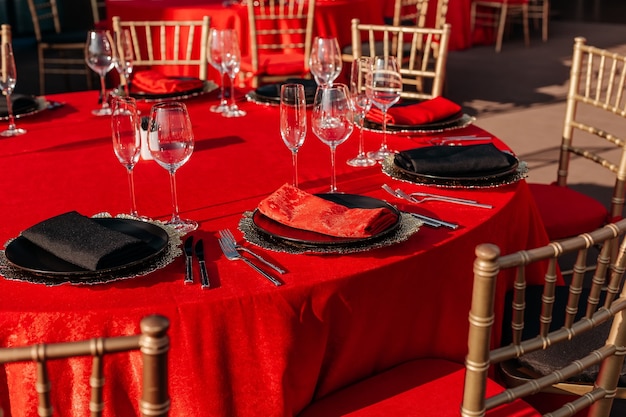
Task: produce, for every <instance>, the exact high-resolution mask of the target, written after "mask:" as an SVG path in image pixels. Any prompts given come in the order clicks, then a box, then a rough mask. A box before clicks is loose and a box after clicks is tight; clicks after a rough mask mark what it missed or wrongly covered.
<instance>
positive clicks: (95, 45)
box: [85, 30, 115, 116]
mask: <svg viewBox="0 0 626 417" xmlns="http://www.w3.org/2000/svg"><path fill="white" fill-rule="evenodd" d="M85 60H86V61H87V65H88V66H89V68H91V69H92V70H93V71H95V72H96V73H97V74H98V75H99V76H100V99H101V102H102V106H101V107H100V108H99V109H95V110H93V111H92V112H91V113H92V114H94V115H96V116H107V115H110V114H111V108H110V107H109V103H108V101H107V99H106V83H105V78H104V77H105V76H106V75H107V73H108V72H109V71H111V69H113V66H114V65H115V62H114V58H113V40H112V39H111V35H110V34H109V31H107V30H90V31H89V32H88V33H87V44H86V45H85Z"/></svg>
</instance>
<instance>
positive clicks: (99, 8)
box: [90, 0, 106, 24]
mask: <svg viewBox="0 0 626 417" xmlns="http://www.w3.org/2000/svg"><path fill="white" fill-rule="evenodd" d="M90 1H91V14H92V16H93V23H94V24H98V23H100V22H101V21H104V20H106V1H104V0H90Z"/></svg>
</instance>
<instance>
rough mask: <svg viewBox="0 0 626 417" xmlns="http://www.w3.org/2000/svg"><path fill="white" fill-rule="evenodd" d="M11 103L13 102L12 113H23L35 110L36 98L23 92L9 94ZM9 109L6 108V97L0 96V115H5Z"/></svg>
mask: <svg viewBox="0 0 626 417" xmlns="http://www.w3.org/2000/svg"><path fill="white" fill-rule="evenodd" d="M11 103H13V114H14V115H17V114H23V113H28V112H31V111H35V110H37V99H36V98H35V97H33V96H29V95H25V94H11ZM8 115H9V109H8V108H7V99H6V97H4V96H2V97H0V117H7V116H8Z"/></svg>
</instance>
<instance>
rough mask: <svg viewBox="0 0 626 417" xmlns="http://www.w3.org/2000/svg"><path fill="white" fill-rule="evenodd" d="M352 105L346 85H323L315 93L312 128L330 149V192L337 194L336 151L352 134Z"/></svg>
mask: <svg viewBox="0 0 626 417" xmlns="http://www.w3.org/2000/svg"><path fill="white" fill-rule="evenodd" d="M352 120H353V115H352V104H351V103H350V98H349V92H348V90H347V88H346V86H345V85H342V84H337V85H335V86H329V85H321V86H319V87H318V88H317V91H316V92H315V100H314V102H313V114H312V117H311V128H312V130H313V133H315V136H317V137H318V138H319V139H320V140H321V141H322V142H324V143H325V144H327V145H328V146H329V147H330V165H331V176H330V192H331V193H334V192H337V178H336V175H335V149H336V148H337V146H338V145H340V144H342V143H343V142H345V141H346V139H348V137H349V136H350V134H351V133H352V129H353V126H352Z"/></svg>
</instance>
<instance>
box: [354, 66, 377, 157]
mask: <svg viewBox="0 0 626 417" xmlns="http://www.w3.org/2000/svg"><path fill="white" fill-rule="evenodd" d="M371 68H372V58H370V57H360V58H358V59H356V60H354V61H353V62H352V68H351V72H350V100H352V106H353V107H354V110H355V112H356V114H355V118H356V119H357V120H358V122H359V153H358V155H357V156H355V157H354V158H352V159H348V162H347V163H348V165H350V166H353V167H370V166H372V165H375V164H376V160H375V159H374V158H370V157H369V156H367V154H366V153H365V151H364V143H363V122H364V120H365V115H366V114H367V112H368V111H370V108H371V107H372V100H370V98H369V97H368V96H367V94H366V92H365V83H366V81H367V77H368V76H369V74H370V70H371Z"/></svg>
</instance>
